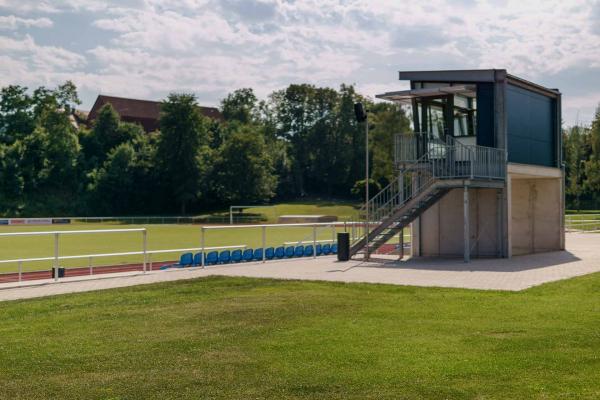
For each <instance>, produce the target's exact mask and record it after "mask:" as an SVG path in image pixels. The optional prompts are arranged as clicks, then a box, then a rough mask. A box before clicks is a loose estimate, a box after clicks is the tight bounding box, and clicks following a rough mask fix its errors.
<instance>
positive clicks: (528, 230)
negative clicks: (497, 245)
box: [509, 175, 563, 255]
mask: <svg viewBox="0 0 600 400" xmlns="http://www.w3.org/2000/svg"><path fill="white" fill-rule="evenodd" d="M509 177H510V175H509ZM510 186H511V190H510V193H511V196H510V197H511V199H510V201H511V205H510V209H511V212H510V213H511V219H510V223H511V227H510V240H511V249H512V255H520V254H530V253H538V252H544V251H554V250H560V249H561V248H562V247H563V244H562V235H563V227H562V203H563V199H562V188H561V179H556V178H517V177H515V176H512V177H510Z"/></svg>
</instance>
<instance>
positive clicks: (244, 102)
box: [221, 88, 258, 124]
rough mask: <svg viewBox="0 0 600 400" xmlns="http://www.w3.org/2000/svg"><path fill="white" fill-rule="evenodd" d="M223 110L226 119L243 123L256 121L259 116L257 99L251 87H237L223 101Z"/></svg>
mask: <svg viewBox="0 0 600 400" xmlns="http://www.w3.org/2000/svg"><path fill="white" fill-rule="evenodd" d="M221 112H222V113H223V117H224V118H225V120H226V121H237V122H240V123H242V124H249V123H251V122H254V121H255V120H256V118H257V112H258V111H257V99H256V96H255V95H254V91H253V90H252V89H251V88H243V89H237V90H235V91H234V92H233V93H229V94H228V95H227V97H225V98H224V99H223V100H222V101H221Z"/></svg>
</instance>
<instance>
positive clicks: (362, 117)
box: [354, 103, 369, 260]
mask: <svg viewBox="0 0 600 400" xmlns="http://www.w3.org/2000/svg"><path fill="white" fill-rule="evenodd" d="M354 114H355V115H356V121H357V122H359V123H360V122H364V123H365V258H366V259H367V260H368V259H369V121H368V119H367V112H366V111H365V108H364V106H363V104H362V103H355V104H354Z"/></svg>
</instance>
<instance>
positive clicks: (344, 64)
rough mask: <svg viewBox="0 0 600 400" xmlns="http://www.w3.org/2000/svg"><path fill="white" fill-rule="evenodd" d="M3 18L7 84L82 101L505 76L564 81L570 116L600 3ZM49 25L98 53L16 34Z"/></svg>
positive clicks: (119, 9)
mask: <svg viewBox="0 0 600 400" xmlns="http://www.w3.org/2000/svg"><path fill="white" fill-rule="evenodd" d="M3 10H8V11H9V12H10V14H14V15H9V16H5V17H0V18H3V20H4V21H6V23H5V24H4V25H6V26H11V28H10V29H12V30H13V31H15V32H18V34H16V35H15V36H12V37H10V38H8V37H4V38H1V39H0V40H2V42H0V46H2V54H1V55H2V56H3V57H4V59H3V63H2V65H0V71H2V72H3V73H4V74H3V75H4V76H3V77H2V78H0V79H2V80H3V81H4V82H8V81H10V82H16V83H19V82H23V83H28V84H31V83H30V82H38V81H40V80H41V81H46V80H53V79H55V80H59V79H60V80H63V79H64V76H65V74H66V73H67V72H68V74H71V75H72V76H73V79H74V80H75V81H76V83H77V84H79V85H80V86H82V87H85V88H87V89H88V90H89V91H90V92H98V91H103V92H105V93H114V94H121V95H128V94H132V95H133V94H135V95H136V96H148V97H152V98H160V97H162V96H164V95H166V94H167V93H168V92H169V91H171V90H180V91H194V92H197V93H198V94H199V97H200V98H201V99H203V101H207V102H209V103H213V104H216V103H218V101H219V99H220V98H222V97H223V96H224V95H225V94H226V93H227V92H228V91H231V90H233V89H236V88H238V87H242V86H252V87H254V88H255V90H256V91H257V93H259V94H261V95H266V94H267V93H269V92H270V91H272V90H274V89H278V88H282V87H285V86H286V85H288V84H290V83H292V82H294V83H296V82H310V83H315V84H319V85H330V86H337V85H339V84H340V83H342V82H349V83H356V84H357V86H358V88H360V89H361V90H364V91H365V94H366V95H370V96H372V95H374V94H376V93H378V92H382V91H386V90H394V89H397V88H399V87H401V86H402V85H403V83H402V82H398V81H397V74H396V71H397V70H402V69H444V68H506V69H508V70H509V72H511V73H513V74H516V75H522V76H523V77H524V78H526V79H530V80H534V81H542V82H546V83H548V82H550V85H551V86H557V87H561V84H562V83H564V84H565V87H564V88H563V93H564V94H565V96H564V103H563V104H564V107H565V110H567V109H568V110H569V113H572V110H576V109H578V107H580V108H582V107H584V106H583V105H582V104H583V103H584V102H585V101H587V100H591V98H590V99H587V98H583V97H581V96H582V94H581V93H580V92H581V91H582V90H586V89H587V88H586V87H585V85H586V83H585V81H584V80H581V83H579V82H580V80H578V81H577V82H575V83H573V80H569V79H568V75H569V73H570V72H572V73H574V72H573V71H575V70H577V71H578V73H580V72H579V71H580V70H586V71H588V72H589V73H590V74H591V73H592V72H593V71H595V70H597V69H598V68H600V40H596V39H597V37H598V36H596V35H595V34H600V31H598V29H600V28H599V26H600V2H597V1H596V2H592V3H590V2H588V1H587V0H574V1H569V2H562V1H559V0H555V1H545V0H533V1H522V0H506V1H503V2H502V4H501V6H499V5H498V2H480V1H469V0H464V1H460V2H457V1H443V0H430V1H428V2H422V1H416V0H414V1H403V2H398V1H396V0H378V1H377V2H365V1H346V0H302V1H287V0H170V1H165V0H109V1H101V0H69V1H67V0H55V1H52V2H50V1H44V0H42V1H36V2H29V1H22V0H0V13H1V12H2V11H3ZM56 13H62V14H63V16H69V18H80V17H82V16H85V17H86V18H90V19H93V20H94V22H93V28H92V30H93V31H94V32H96V33H97V35H98V40H97V44H95V45H92V46H91V47H89V46H88V47H87V48H88V49H89V50H88V51H87V53H80V54H78V53H73V52H70V51H68V50H66V48H69V46H68V44H69V40H71V38H69V37H65V38H64V42H61V41H58V42H56V43H52V44H53V45H52V46H47V45H46V46H41V45H39V44H38V42H39V41H37V42H36V40H34V38H36V39H37V37H35V36H33V37H29V36H23V32H22V29H24V28H26V27H27V26H40V24H41V25H44V24H47V23H48V22H50V23H51V21H50V20H48V21H46V19H47V18H46V17H45V16H44V15H46V14H47V15H48V16H51V15H52V14H56ZM0 21H2V20H0ZM17 21H18V22H17ZM25 21H29V22H25ZM34 21H35V22H34ZM28 24H29V25H28ZM36 24H37V25H36ZM56 24H58V22H55V25H56ZM12 27H14V28H12ZM51 29H57V26H54V27H53V28H51ZM94 29H95V30H94ZM11 33H12V32H11ZM19 35H21V36H19ZM46 43H47V42H46ZM555 77H559V78H560V77H562V78H560V79H559V78H556V79H557V80H551V78H555ZM565 77H566V78H565ZM561 79H562V80H561ZM576 86H577V91H575V89H576V88H575V87H576ZM386 87H387V89H386ZM570 93H572V94H573V95H577V96H579V98H578V99H575V98H572V99H571V98H570V96H569V95H570ZM590 96H592V95H590ZM592 97H593V96H592Z"/></svg>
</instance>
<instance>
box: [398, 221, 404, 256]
mask: <svg viewBox="0 0 600 400" xmlns="http://www.w3.org/2000/svg"><path fill="white" fill-rule="evenodd" d="M398 244H399V246H400V251H399V252H398V255H399V257H398V259H399V260H402V259H403V258H404V228H400V235H399V237H398Z"/></svg>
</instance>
